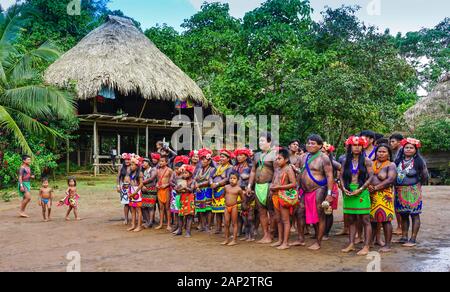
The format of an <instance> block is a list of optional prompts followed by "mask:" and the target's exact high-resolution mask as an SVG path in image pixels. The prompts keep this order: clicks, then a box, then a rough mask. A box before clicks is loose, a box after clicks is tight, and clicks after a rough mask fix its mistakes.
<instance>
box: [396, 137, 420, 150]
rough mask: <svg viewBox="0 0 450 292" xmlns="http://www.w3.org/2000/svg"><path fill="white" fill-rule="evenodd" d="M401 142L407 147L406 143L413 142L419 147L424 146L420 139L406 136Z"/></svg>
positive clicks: (412, 143)
mask: <svg viewBox="0 0 450 292" xmlns="http://www.w3.org/2000/svg"><path fill="white" fill-rule="evenodd" d="M400 144H401V145H402V147H405V145H406V144H411V145H414V146H415V147H416V148H417V149H419V148H420V147H422V144H421V143H420V140H417V139H414V138H406V139H403V140H402V141H401V142H400Z"/></svg>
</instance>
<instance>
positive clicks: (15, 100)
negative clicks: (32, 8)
mask: <svg viewBox="0 0 450 292" xmlns="http://www.w3.org/2000/svg"><path fill="white" fill-rule="evenodd" d="M27 17H29V10H28V8H26V7H24V6H12V7H11V8H10V9H9V10H8V13H6V14H5V15H4V18H3V19H0V128H1V129H3V130H4V131H5V133H6V134H10V137H11V138H12V139H13V140H14V141H16V142H17V144H18V145H19V146H20V149H21V150H22V151H23V152H24V153H26V154H29V155H33V152H32V150H31V148H30V145H29V143H28V141H27V138H26V136H25V132H28V133H30V134H33V135H37V136H40V137H41V138H42V137H43V138H46V139H47V140H49V141H51V140H53V139H54V138H55V137H62V134H61V133H58V132H57V131H55V130H54V129H52V128H51V127H49V126H48V123H47V124H44V123H43V122H42V121H39V120H38V119H42V120H44V119H47V120H49V119H52V120H57V119H61V120H64V119H70V118H73V117H74V112H75V103H74V100H73V98H72V96H71V95H69V94H68V93H67V92H65V91H61V90H59V89H57V88H55V87H52V86H48V85H46V84H43V81H42V73H41V70H40V69H42V66H43V65H44V64H48V63H49V62H52V61H54V60H55V59H56V58H57V57H58V56H59V52H58V51H57V50H55V49H54V48H53V47H52V46H51V45H49V44H47V43H45V44H43V45H41V46H40V47H38V48H35V49H31V50H22V49H20V48H16V47H15V46H14V45H15V44H16V43H15V42H16V41H17V39H18V38H19V36H20V31H21V28H22V26H23V25H24V23H25V22H26V21H28V18H27Z"/></svg>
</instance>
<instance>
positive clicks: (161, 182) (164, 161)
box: [155, 156, 173, 231]
mask: <svg viewBox="0 0 450 292" xmlns="http://www.w3.org/2000/svg"><path fill="white" fill-rule="evenodd" d="M168 163H169V158H168V157H167V156H161V159H160V160H159V169H158V172H157V179H158V181H157V184H156V189H157V195H158V203H159V217H160V219H159V221H160V222H159V226H158V227H156V228H155V229H161V228H162V227H163V222H164V214H165V215H166V218H167V230H169V231H172V227H171V225H170V220H171V214H170V179H171V177H172V173H173V170H172V169H170V168H169V166H168Z"/></svg>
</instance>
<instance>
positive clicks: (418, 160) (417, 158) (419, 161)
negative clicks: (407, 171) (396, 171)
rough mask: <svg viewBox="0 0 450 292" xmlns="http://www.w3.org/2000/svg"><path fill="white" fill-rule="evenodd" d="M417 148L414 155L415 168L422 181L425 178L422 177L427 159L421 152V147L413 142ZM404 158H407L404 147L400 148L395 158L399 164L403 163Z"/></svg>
mask: <svg viewBox="0 0 450 292" xmlns="http://www.w3.org/2000/svg"><path fill="white" fill-rule="evenodd" d="M411 145H413V146H414V148H416V154H415V155H414V157H413V159H414V169H415V170H416V172H417V174H418V175H419V179H420V181H421V182H423V181H424V180H425V178H423V177H422V173H423V170H424V168H425V167H426V166H425V160H424V159H423V157H422V155H420V153H419V148H417V146H416V145H414V144H411ZM403 159H405V150H404V147H402V148H400V150H399V152H398V155H397V159H396V160H395V165H396V166H399V164H400V163H402V161H403Z"/></svg>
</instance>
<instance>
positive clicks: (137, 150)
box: [136, 128, 139, 155]
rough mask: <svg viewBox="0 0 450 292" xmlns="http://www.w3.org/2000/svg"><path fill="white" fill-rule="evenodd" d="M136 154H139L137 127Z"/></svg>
mask: <svg viewBox="0 0 450 292" xmlns="http://www.w3.org/2000/svg"><path fill="white" fill-rule="evenodd" d="M136 154H137V155H139V128H138V129H137V141H136Z"/></svg>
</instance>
